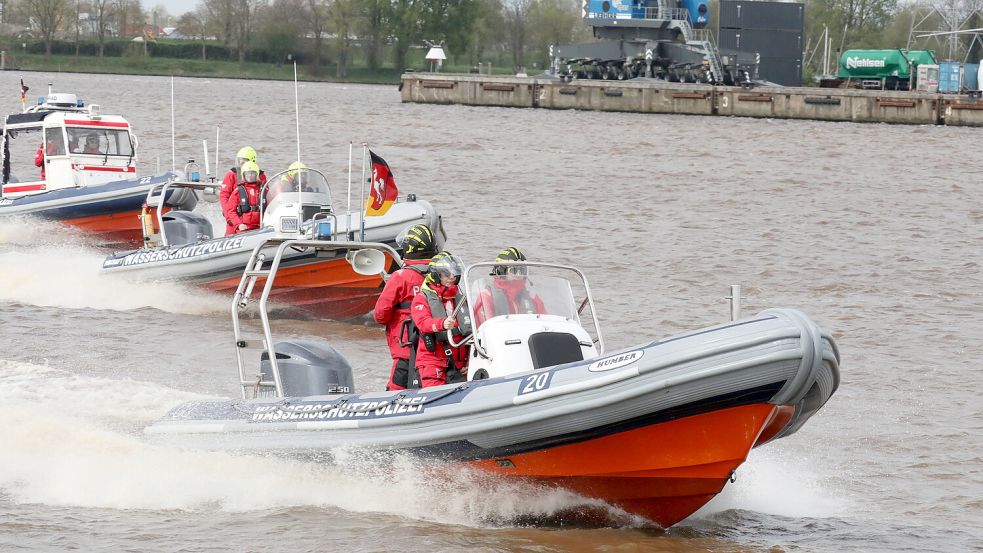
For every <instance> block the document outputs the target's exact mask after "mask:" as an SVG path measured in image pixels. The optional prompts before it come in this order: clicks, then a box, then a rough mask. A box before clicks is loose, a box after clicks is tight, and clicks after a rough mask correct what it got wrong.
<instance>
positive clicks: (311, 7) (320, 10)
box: [307, 0, 328, 75]
mask: <svg viewBox="0 0 983 553" xmlns="http://www.w3.org/2000/svg"><path fill="white" fill-rule="evenodd" d="M307 10H308V16H309V21H310V25H311V34H312V35H314V61H313V63H312V66H313V67H312V68H311V73H314V74H315V75H316V74H318V73H319V72H320V71H321V50H322V48H323V47H324V28H325V27H326V26H327V24H328V7H327V5H326V4H325V2H324V0H307Z"/></svg>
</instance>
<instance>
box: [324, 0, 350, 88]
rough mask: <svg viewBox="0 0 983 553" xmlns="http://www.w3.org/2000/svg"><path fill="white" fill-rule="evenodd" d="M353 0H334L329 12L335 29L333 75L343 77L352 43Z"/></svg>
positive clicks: (346, 71)
mask: <svg viewBox="0 0 983 553" xmlns="http://www.w3.org/2000/svg"><path fill="white" fill-rule="evenodd" d="M355 9H356V8H355V0H334V2H333V3H332V4H331V9H330V10H329V14H330V16H331V22H332V24H333V26H334V31H335V47H336V49H337V58H336V59H335V77H338V78H339V79H341V78H344V77H345V76H346V75H347V74H348V55H349V53H350V51H351V45H352V37H351V35H352V30H353V29H354V26H355Z"/></svg>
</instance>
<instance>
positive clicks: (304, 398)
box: [145, 240, 840, 527]
mask: <svg viewBox="0 0 983 553" xmlns="http://www.w3.org/2000/svg"><path fill="white" fill-rule="evenodd" d="M260 247H262V246H257V251H258V250H259V248H260ZM351 247H352V245H351V244H331V243H328V242H318V241H309V240H292V241H283V242H281V243H279V245H278V246H277V253H276V254H275V255H274V260H273V265H272V266H271V267H270V271H272V272H273V273H275V272H276V269H277V267H276V266H277V264H278V262H279V260H280V259H282V258H283V256H284V255H285V254H286V252H287V250H290V249H295V248H303V249H308V248H313V249H325V250H332V249H337V248H343V249H349V248H351ZM361 247H364V248H373V249H375V250H377V251H381V252H384V254H385V255H388V256H393V255H395V254H394V252H392V251H390V250H389V249H388V248H387V247H386V246H384V245H375V246H374V245H369V244H362V245H361ZM359 255H362V253H361V252H360V253H359ZM379 255H382V254H379ZM492 265H517V266H521V268H522V269H523V271H521V272H525V273H526V274H524V275H521V276H516V275H512V276H505V277H499V276H490V275H489V273H490V271H489V269H490V268H491V267H492ZM516 272H517V273H520V271H516ZM258 274H259V273H250V272H248V271H247V272H246V273H244V274H243V276H242V278H241V280H240V283H239V286H238V287H237V290H236V294H235V298H234V300H233V302H234V303H233V305H234V307H233V330H234V346H235V348H236V353H237V359H238V364H239V377H240V383H241V386H242V390H243V394H242V395H243V397H242V399H234V400H228V399H225V400H220V399H216V400H200V401H192V402H188V403H185V404H182V405H179V406H177V407H175V408H174V409H173V410H172V411H170V412H169V413H168V414H167V415H166V416H165V417H164V418H163V419H162V420H160V421H159V422H156V423H155V424H153V425H152V426H149V427H147V428H146V429H145V433H146V434H148V435H152V436H155V437H157V438H161V439H165V438H166V439H168V440H171V441H173V440H177V441H178V442H179V443H182V444H184V445H186V446H190V447H196V448H228V449H235V450H239V451H254V452H263V453H269V452H279V453H284V454H288V455H296V456H301V457H310V456H312V455H316V456H317V458H324V457H327V458H330V455H331V452H332V450H333V449H334V448H338V447H341V446H345V447H346V449H348V450H350V448H352V447H356V448H364V449H365V450H367V451H373V452H401V453H404V454H410V455H414V456H418V457H420V458H421V459H422V460H425V461H427V462H432V463H437V464H440V465H446V464H462V465H467V466H470V467H476V468H478V469H481V470H484V471H488V472H490V473H494V474H496V475H499V476H500V477H503V478H516V479H523V480H529V481H534V482H539V483H545V484H547V485H552V486H558V487H562V488H565V489H567V490H571V491H573V492H575V493H578V494H582V495H583V496H587V497H590V498H596V499H599V500H602V501H605V502H607V503H609V504H611V505H614V506H617V507H620V508H621V509H624V510H625V511H627V512H629V513H632V514H635V515H637V516H639V517H643V518H644V519H646V520H649V521H651V522H654V523H656V524H658V525H660V526H662V527H669V526H671V525H673V524H675V523H677V522H679V521H681V520H683V519H684V518H686V517H688V516H689V515H691V514H692V513H693V512H695V511H696V510H697V509H699V508H700V507H701V506H702V505H704V504H705V503H707V502H708V501H709V500H710V499H711V498H713V497H714V495H716V494H717V493H719V492H720V491H721V490H722V489H723V487H724V486H725V485H726V484H727V482H728V481H730V480H731V479H732V478H733V476H734V470H735V469H736V468H737V467H738V466H740V465H741V463H743V462H744V460H745V459H746V458H747V455H748V452H749V451H750V450H751V449H752V448H754V447H757V446H760V445H762V444H765V443H767V442H770V441H772V440H775V439H778V438H782V437H784V436H788V435H789V434H792V433H793V432H795V431H796V430H798V429H799V428H800V427H801V426H802V425H803V424H804V423H805V422H806V421H807V420H809V418H810V417H812V416H813V415H814V414H815V413H816V412H817V411H818V410H819V409H820V408H821V407H822V406H823V405H824V404H825V403H826V401H827V400H829V398H830V396H831V395H832V394H833V393H834V392H835V391H836V389H837V386H838V385H839V381H840V374H839V352H838V350H837V347H836V344H835V342H834V341H833V339H832V338H831V337H830V335H829V334H828V333H827V332H825V331H823V330H821V329H820V328H819V327H818V326H817V325H816V324H815V323H814V322H813V321H811V320H810V319H809V318H808V317H807V316H805V315H804V314H802V313H801V312H799V311H796V310H793V309H770V310H767V311H763V312H761V313H759V314H757V315H755V316H753V317H748V318H744V319H740V320H734V321H731V322H727V323H724V324H720V325H716V326H711V327H708V328H701V329H698V330H694V331H692V332H686V333H683V334H680V335H677V336H671V337H667V338H661V339H658V340H654V341H643V342H642V343H640V344H639V345H637V346H635V347H632V348H627V349H623V350H619V351H614V352H608V351H605V348H604V340H603V338H602V336H601V332H600V326H599V325H598V320H597V316H596V313H595V308H594V301H593V298H592V296H591V292H590V288H589V286H588V284H587V279H586V277H585V275H584V274H583V273H582V272H581V271H579V270H577V269H576V268H573V267H566V266H561V265H552V264H548V263H531V262H512V263H506V264H503V263H495V264H492V263H479V264H475V265H473V266H471V267H469V268H468V269H467V270H466V271H465V274H464V278H463V280H462V286H463V288H464V294H465V296H466V297H467V299H468V302H467V304H466V305H467V306H468V307H466V308H465V309H461V310H460V311H459V312H457V313H456V315H453V316H457V317H458V321H459V323H460V324H461V325H462V328H467V326H468V325H469V324H470V323H471V322H474V323H475V328H473V330H471V331H470V334H469V335H467V336H465V337H460V338H454V337H453V336H449V337H448V339H452V340H463V341H465V342H467V343H470V345H471V353H470V367H469V370H468V371H467V373H468V380H467V381H465V382H461V383H456V384H447V385H443V386H437V387H432V388H424V389H412V390H404V391H398V392H383V391H379V392H363V393H354V390H355V383H354V381H353V377H352V370H351V367H350V365H349V364H348V363H347V361H346V360H345V359H344V358H343V357H342V356H341V355H340V354H339V353H338V352H337V351H335V350H334V349H333V348H332V347H331V346H330V345H328V344H326V343H322V342H318V341H298V340H285V341H279V342H274V341H273V337H272V334H271V329H270V325H269V319H268V317H267V316H266V313H265V306H266V302H267V300H268V298H269V293H270V289H271V284H272V281H271V280H269V281H267V283H266V286H265V287H264V289H263V292H262V297H261V299H260V306H261V309H260V314H261V320H262V327H263V335H262V336H257V337H249V336H246V335H245V334H243V332H242V329H241V328H240V325H239V320H238V315H237V313H238V307H237V306H238V305H240V303H241V300H242V299H243V297H244V295H245V294H246V293H247V291H248V290H249V289H250V284H249V282H250V280H251V279H254V278H257V275H258ZM262 274H267V275H269V273H262ZM500 278H510V279H516V278H519V279H521V280H522V283H521V285H522V286H524V287H525V289H526V292H524V293H528V294H529V295H530V297H538V298H539V299H541V300H542V302H541V303H540V302H538V301H537V302H535V303H536V304H537V305H542V306H543V307H541V308H537V309H535V311H538V312H536V313H528V312H526V313H523V312H519V313H510V312H508V308H506V307H505V303H503V302H498V301H497V300H496V301H492V302H488V301H479V298H480V297H481V296H482V294H483V293H486V292H484V291H494V289H495V287H496V286H498V285H499V284H500V283H499V282H496V279H500ZM512 285H513V286H515V285H517V284H515V283H513V284H512ZM486 297H487V296H486ZM527 303H530V304H532V303H533V302H527ZM462 304H463V302H462ZM482 304H485V305H484V307H482V308H481V309H482V310H483V312H479V311H476V310H474V309H473V308H472V307H471V306H475V305H482ZM496 311H497V312H496ZM585 311H586V312H585ZM479 322H480V324H477V323H479ZM267 345H272V349H269V348H268V347H267ZM257 349H258V350H259V351H258V352H256V351H255V350H257ZM250 350H253V351H250ZM387 370H388V367H379V371H380V373H385V372H386V371H387Z"/></svg>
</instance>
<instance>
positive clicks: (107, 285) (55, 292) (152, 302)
mask: <svg viewBox="0 0 983 553" xmlns="http://www.w3.org/2000/svg"><path fill="white" fill-rule="evenodd" d="M8 230H9V229H8ZM8 238H9V236H8ZM20 238H24V237H23V236H22V237H20ZM0 241H2V240H0ZM103 259H105V253H101V252H99V251H98V250H94V249H90V248H87V247H85V246H81V245H71V244H58V245H57V246H54V245H52V246H45V245H34V246H33V247H30V248H29V249H25V248H15V249H10V250H7V249H5V250H3V251H0V282H3V283H4V285H3V286H0V302H3V301H8V302H17V303H23V304H28V305H37V306H43V307H67V308H72V309H82V308H90V309H109V310H116V311H125V310H131V309H139V308H142V307H153V308H156V309H160V310H163V311H168V312H172V313H182V314H192V315H201V314H212V313H224V312H226V311H228V308H229V300H228V299H227V298H226V297H225V296H221V295H218V294H213V293H208V292H205V291H202V290H200V289H197V288H192V287H190V286H186V285H182V284H177V283H148V282H141V281H136V280H128V279H126V278H122V277H118V276H115V275H113V276H107V275H101V274H99V270H100V269H101V267H102V261H103Z"/></svg>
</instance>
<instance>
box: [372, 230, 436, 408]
mask: <svg viewBox="0 0 983 553" xmlns="http://www.w3.org/2000/svg"><path fill="white" fill-rule="evenodd" d="M396 245H397V246H399V248H400V249H402V250H403V268H402V269H400V270H398V271H396V272H394V273H393V274H392V275H391V276H390V277H389V280H387V281H386V286H385V288H383V289H382V295H380V296H379V299H378V300H376V302H375V311H374V315H375V322H377V323H379V324H382V325H386V341H387V342H388V343H389V353H390V355H392V358H393V365H392V369H390V371H389V383H388V384H387V385H386V390H404V389H406V388H407V387H408V386H409V385H410V384H414V383H413V382H410V370H409V368H410V367H411V366H414V365H413V363H412V361H411V359H415V357H416V355H414V353H415V352H413V351H412V350H411V349H410V346H409V345H406V346H404V345H403V344H405V343H408V342H411V341H412V334H415V332H411V331H410V330H409V325H407V322H408V321H409V319H410V305H411V304H412V303H413V298H414V297H416V295H417V294H418V293H419V292H420V287H421V286H423V279H424V278H425V277H426V274H427V271H428V270H429V269H428V264H429V263H430V259H431V258H432V257H433V256H434V255H435V254H436V253H437V242H436V240H435V238H434V234H433V231H432V230H430V227H428V226H427V225H424V224H418V225H413V226H412V227H409V228H408V229H406V230H404V231H403V232H402V233H400V235H399V236H397V237H396ZM414 345H415V344H414ZM416 384H417V385H418V384H419V382H416Z"/></svg>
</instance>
